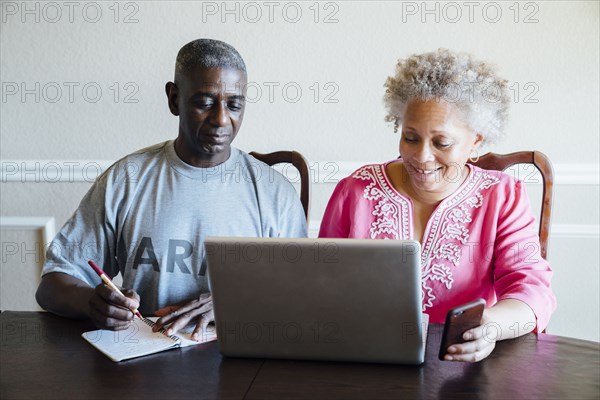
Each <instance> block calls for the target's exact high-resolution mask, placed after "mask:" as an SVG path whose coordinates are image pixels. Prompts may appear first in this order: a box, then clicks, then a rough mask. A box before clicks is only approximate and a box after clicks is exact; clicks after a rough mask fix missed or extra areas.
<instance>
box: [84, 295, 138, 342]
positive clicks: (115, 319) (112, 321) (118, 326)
mask: <svg viewBox="0 0 600 400" xmlns="http://www.w3.org/2000/svg"><path fill="white" fill-rule="evenodd" d="M121 291H122V292H123V294H124V296H121V295H120V294H119V293H117V292H115V291H114V290H112V289H111V288H110V287H108V286H106V285H105V284H104V283H101V284H100V285H98V286H96V288H95V289H94V293H93V295H92V297H90V300H89V302H88V304H89V307H90V318H91V320H92V321H94V323H95V324H96V326H98V327H99V328H101V329H110V330H115V331H119V330H123V329H127V327H129V324H130V323H131V321H132V320H133V318H134V317H135V316H134V314H133V311H132V310H136V309H137V308H138V307H139V306H140V296H139V295H138V294H137V293H136V292H135V291H133V290H131V289H125V290H121Z"/></svg>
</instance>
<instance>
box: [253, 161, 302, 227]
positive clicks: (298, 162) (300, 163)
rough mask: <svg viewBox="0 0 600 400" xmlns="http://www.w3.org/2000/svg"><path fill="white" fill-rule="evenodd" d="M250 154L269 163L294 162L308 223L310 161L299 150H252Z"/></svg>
mask: <svg viewBox="0 0 600 400" xmlns="http://www.w3.org/2000/svg"><path fill="white" fill-rule="evenodd" d="M250 155H251V156H252V157H254V158H256V159H257V160H260V161H262V162H264V163H265V164H267V165H271V166H273V165H275V164H280V163H288V164H292V165H293V166H294V167H296V169H297V170H298V172H299V173H300V202H301V203H302V208H304V216H305V217H306V222H307V223H308V212H309V210H310V175H309V172H308V162H307V161H306V159H305V158H304V157H303V156H302V154H300V153H298V152H297V151H288V150H283V151H276V152H273V153H267V154H262V153H257V152H255V151H253V152H251V153H250Z"/></svg>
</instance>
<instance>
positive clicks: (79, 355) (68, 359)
mask: <svg viewBox="0 0 600 400" xmlns="http://www.w3.org/2000/svg"><path fill="white" fill-rule="evenodd" d="M0 320H1V323H0V325H1V336H0V340H1V351H0V356H1V359H0V398H1V399H36V398H42V399H54V398H57V399H82V398H83V399H94V398H98V399H106V398H111V397H115V398H124V399H127V398H131V399H135V398H144V399H151V398H156V399H158V398H160V399H181V398H193V399H203V398H206V399H352V398H356V399H386V398H390V399H391V398H395V399H405V398H406V399H415V398H417V399H435V398H446V399H453V398H460V399H496V398H497V399H514V400H516V399H536V398H537V399H551V398H577V399H585V398H589V399H598V398H599V397H600V384H599V379H600V365H599V359H600V345H599V344H598V343H595V342H588V341H583V340H577V339H570V338H563V337H558V336H552V335H546V334H540V335H538V336H536V335H533V334H530V335H526V336H524V337H521V338H518V339H515V340H510V341H504V342H500V343H498V344H497V345H496V349H495V350H494V352H493V353H492V355H491V356H490V357H488V358H487V359H486V360H484V361H482V362H479V363H475V364H467V363H458V362H442V361H439V360H438V359H437V350H438V347H439V343H440V340H441V326H439V325H431V326H430V328H429V336H428V342H427V352H426V361H425V364H423V365H422V366H401V365H380V364H360V363H334V362H312V361H287V360H262V359H234V358H223V357H221V355H220V354H219V351H218V346H217V344H216V343H214V342H213V343H207V344H202V345H198V346H193V347H188V348H185V349H176V350H170V351H166V352H163V353H159V354H155V355H152V356H148V357H143V358H138V359H134V360H130V361H125V362H121V363H114V362H112V361H110V360H109V359H108V358H106V357H105V356H104V355H103V354H101V353H100V352H98V351H96V350H95V349H94V348H92V347H91V346H90V345H89V344H88V343H87V342H85V341H84V340H83V339H82V338H81V337H80V335H81V333H83V332H85V331H88V330H92V329H94V327H93V326H92V325H91V324H90V323H89V322H82V321H72V320H68V319H64V318H60V317H57V316H54V315H51V314H48V313H36V312H10V311H8V312H7V311H5V312H2V313H1V314H0Z"/></svg>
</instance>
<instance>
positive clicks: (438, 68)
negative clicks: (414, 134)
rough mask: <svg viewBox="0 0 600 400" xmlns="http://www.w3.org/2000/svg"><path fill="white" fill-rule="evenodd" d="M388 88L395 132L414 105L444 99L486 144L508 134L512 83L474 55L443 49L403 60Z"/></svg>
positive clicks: (386, 99)
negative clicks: (406, 112)
mask: <svg viewBox="0 0 600 400" xmlns="http://www.w3.org/2000/svg"><path fill="white" fill-rule="evenodd" d="M384 86H385V87H386V88H387V90H386V94H385V96H384V103H385V106H386V109H387V116H386V118H385V120H386V121H388V122H393V123H394V131H395V132H397V131H398V128H399V127H400V125H402V118H403V116H404V112H405V111H406V106H407V104H408V103H409V102H410V101H412V100H422V101H426V100H432V99H441V100H445V101H447V102H449V103H453V104H454V105H456V106H457V107H458V108H459V110H461V111H462V112H463V115H464V117H465V120H466V122H467V123H468V125H469V127H470V128H471V129H473V130H474V131H475V132H479V133H481V134H482V135H483V136H484V143H494V142H497V141H498V140H499V139H501V138H502V136H504V129H505V125H506V121H507V117H508V106H509V104H510V97H509V95H508V88H507V81H506V80H503V79H501V78H499V77H498V76H497V75H496V71H495V69H494V67H493V66H492V65H490V64H486V63H484V62H481V61H478V60H474V59H473V58H472V57H471V56H470V55H469V54H465V53H454V52H452V51H450V50H447V49H438V50H437V51H433V52H431V53H424V54H416V55H413V56H410V57H408V58H406V59H404V60H399V61H398V64H397V65H396V74H395V75H394V76H390V77H388V78H387V81H386V83H385V85H384Z"/></svg>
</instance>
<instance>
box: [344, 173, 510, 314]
mask: <svg viewBox="0 0 600 400" xmlns="http://www.w3.org/2000/svg"><path fill="white" fill-rule="evenodd" d="M384 169H385V165H367V166H364V167H362V168H360V169H359V170H357V171H356V172H355V173H354V175H352V177H353V178H355V179H360V180H363V181H368V182H369V183H368V184H367V185H366V187H365V189H364V192H363V197H364V198H365V199H367V200H370V201H374V202H376V203H375V206H374V208H373V211H372V215H373V216H374V220H373V222H372V223H371V228H370V233H371V239H402V240H408V239H410V238H411V234H412V224H411V218H412V205H411V203H410V201H409V200H408V199H406V198H404V197H403V196H401V195H399V194H398V192H397V191H396V190H395V189H393V188H392V187H391V186H390V185H389V184H388V182H387V180H386V179H385V175H384V174H385V170H384ZM499 182H500V180H499V179H498V178H497V177H495V176H493V175H491V174H489V173H487V171H485V170H471V175H470V176H469V178H468V182H467V183H466V184H464V185H463V187H462V188H461V189H460V191H458V192H456V193H455V194H453V195H451V196H450V197H449V198H447V199H445V200H444V201H442V203H440V205H439V206H438V207H437V208H436V209H435V211H434V213H433V214H432V215H431V217H430V219H429V222H428V224H427V226H428V228H429V229H427V228H426V231H425V233H424V239H425V240H424V242H423V246H422V253H421V285H422V300H423V311H425V310H426V309H427V308H430V307H432V306H433V304H434V302H435V300H436V298H437V297H436V295H435V294H434V290H433V287H431V286H430V285H431V283H433V281H438V282H440V283H442V284H443V285H444V287H445V288H446V289H447V290H451V289H452V283H453V282H454V277H453V270H454V269H455V268H456V267H457V266H458V265H459V264H460V260H461V257H462V252H461V245H466V244H467V243H468V239H469V224H470V223H471V222H472V216H471V212H472V210H473V209H475V208H479V207H481V205H482V204H483V196H482V195H481V192H482V191H483V190H485V189H488V188H490V187H491V186H493V185H495V184H497V183H499Z"/></svg>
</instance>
